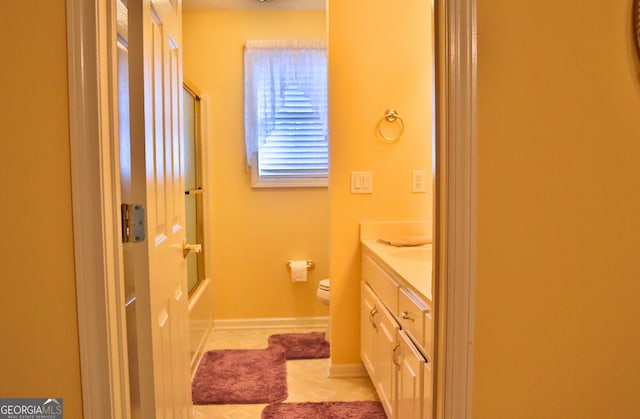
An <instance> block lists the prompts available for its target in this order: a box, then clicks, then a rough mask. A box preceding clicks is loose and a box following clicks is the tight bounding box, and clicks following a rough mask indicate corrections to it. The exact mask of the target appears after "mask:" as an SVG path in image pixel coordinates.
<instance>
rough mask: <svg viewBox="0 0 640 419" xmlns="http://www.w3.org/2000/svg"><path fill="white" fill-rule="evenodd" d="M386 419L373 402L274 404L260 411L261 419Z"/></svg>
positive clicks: (380, 405)
mask: <svg viewBox="0 0 640 419" xmlns="http://www.w3.org/2000/svg"><path fill="white" fill-rule="evenodd" d="M310 418H313V419H345V418H349V419H386V418H387V415H386V414H385V413H384V409H383V408H382V404H381V403H380V402H375V401H358V402H308V403H275V404H270V405H269V406H267V407H265V408H264V409H263V410H262V419H310Z"/></svg>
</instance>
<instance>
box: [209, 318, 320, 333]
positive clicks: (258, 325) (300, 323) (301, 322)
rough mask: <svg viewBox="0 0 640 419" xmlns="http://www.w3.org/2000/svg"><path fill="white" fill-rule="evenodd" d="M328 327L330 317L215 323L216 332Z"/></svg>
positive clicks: (242, 320)
mask: <svg viewBox="0 0 640 419" xmlns="http://www.w3.org/2000/svg"><path fill="white" fill-rule="evenodd" d="M328 326H329V317H273V318H259V319H221V320H214V321H213V328H214V330H230V329H296V328H305V327H306V328H320V327H324V328H326V327H328Z"/></svg>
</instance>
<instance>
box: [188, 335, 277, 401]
mask: <svg viewBox="0 0 640 419" xmlns="http://www.w3.org/2000/svg"><path fill="white" fill-rule="evenodd" d="M191 387H192V397H193V403H194V404H251V403H273V402H279V401H282V400H284V399H286V398H287V362H286V359H285V356H284V351H283V350H282V348H280V347H273V348H267V349H223V350H215V351H209V352H207V353H206V354H204V356H203V357H202V361H200V365H199V366H198V370H197V371H196V375H195V377H194V379H193V382H192V384H191Z"/></svg>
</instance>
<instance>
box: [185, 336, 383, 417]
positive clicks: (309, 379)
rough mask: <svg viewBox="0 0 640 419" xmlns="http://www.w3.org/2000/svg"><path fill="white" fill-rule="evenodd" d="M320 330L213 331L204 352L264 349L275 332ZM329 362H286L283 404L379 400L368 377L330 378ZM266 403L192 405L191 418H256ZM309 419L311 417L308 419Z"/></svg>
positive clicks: (312, 360) (303, 360) (316, 360)
mask: <svg viewBox="0 0 640 419" xmlns="http://www.w3.org/2000/svg"><path fill="white" fill-rule="evenodd" d="M315 331H324V330H322V329H304V330H302V329H248V330H216V331H214V332H213V333H212V335H211V338H210V340H209V345H208V347H207V350H212V349H263V348H266V347H267V339H268V338H269V336H270V335H272V334H276V333H301V332H315ZM328 362H329V360H328V359H301V360H291V361H287V385H288V390H289V397H287V399H286V400H285V401H286V402H320V401H329V400H333V401H351V400H378V398H377V395H376V392H375V389H374V388H373V385H372V384H371V381H370V380H369V378H368V377H363V378H329V377H327V365H328ZM265 406H266V405H265V404H226V405H224V404H223V405H200V406H194V408H193V418H194V419H204V418H211V419H213V418H219V419H259V418H260V416H261V413H262V409H263V408H264V407H265ZM310 419H312V418H310Z"/></svg>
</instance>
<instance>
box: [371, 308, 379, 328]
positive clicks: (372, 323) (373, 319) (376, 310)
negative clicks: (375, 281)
mask: <svg viewBox="0 0 640 419" xmlns="http://www.w3.org/2000/svg"><path fill="white" fill-rule="evenodd" d="M376 314H378V307H373V308H372V309H371V310H370V311H369V323H371V326H373V328H374V329H375V330H376V331H378V325H377V324H376V319H375V316H376Z"/></svg>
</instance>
